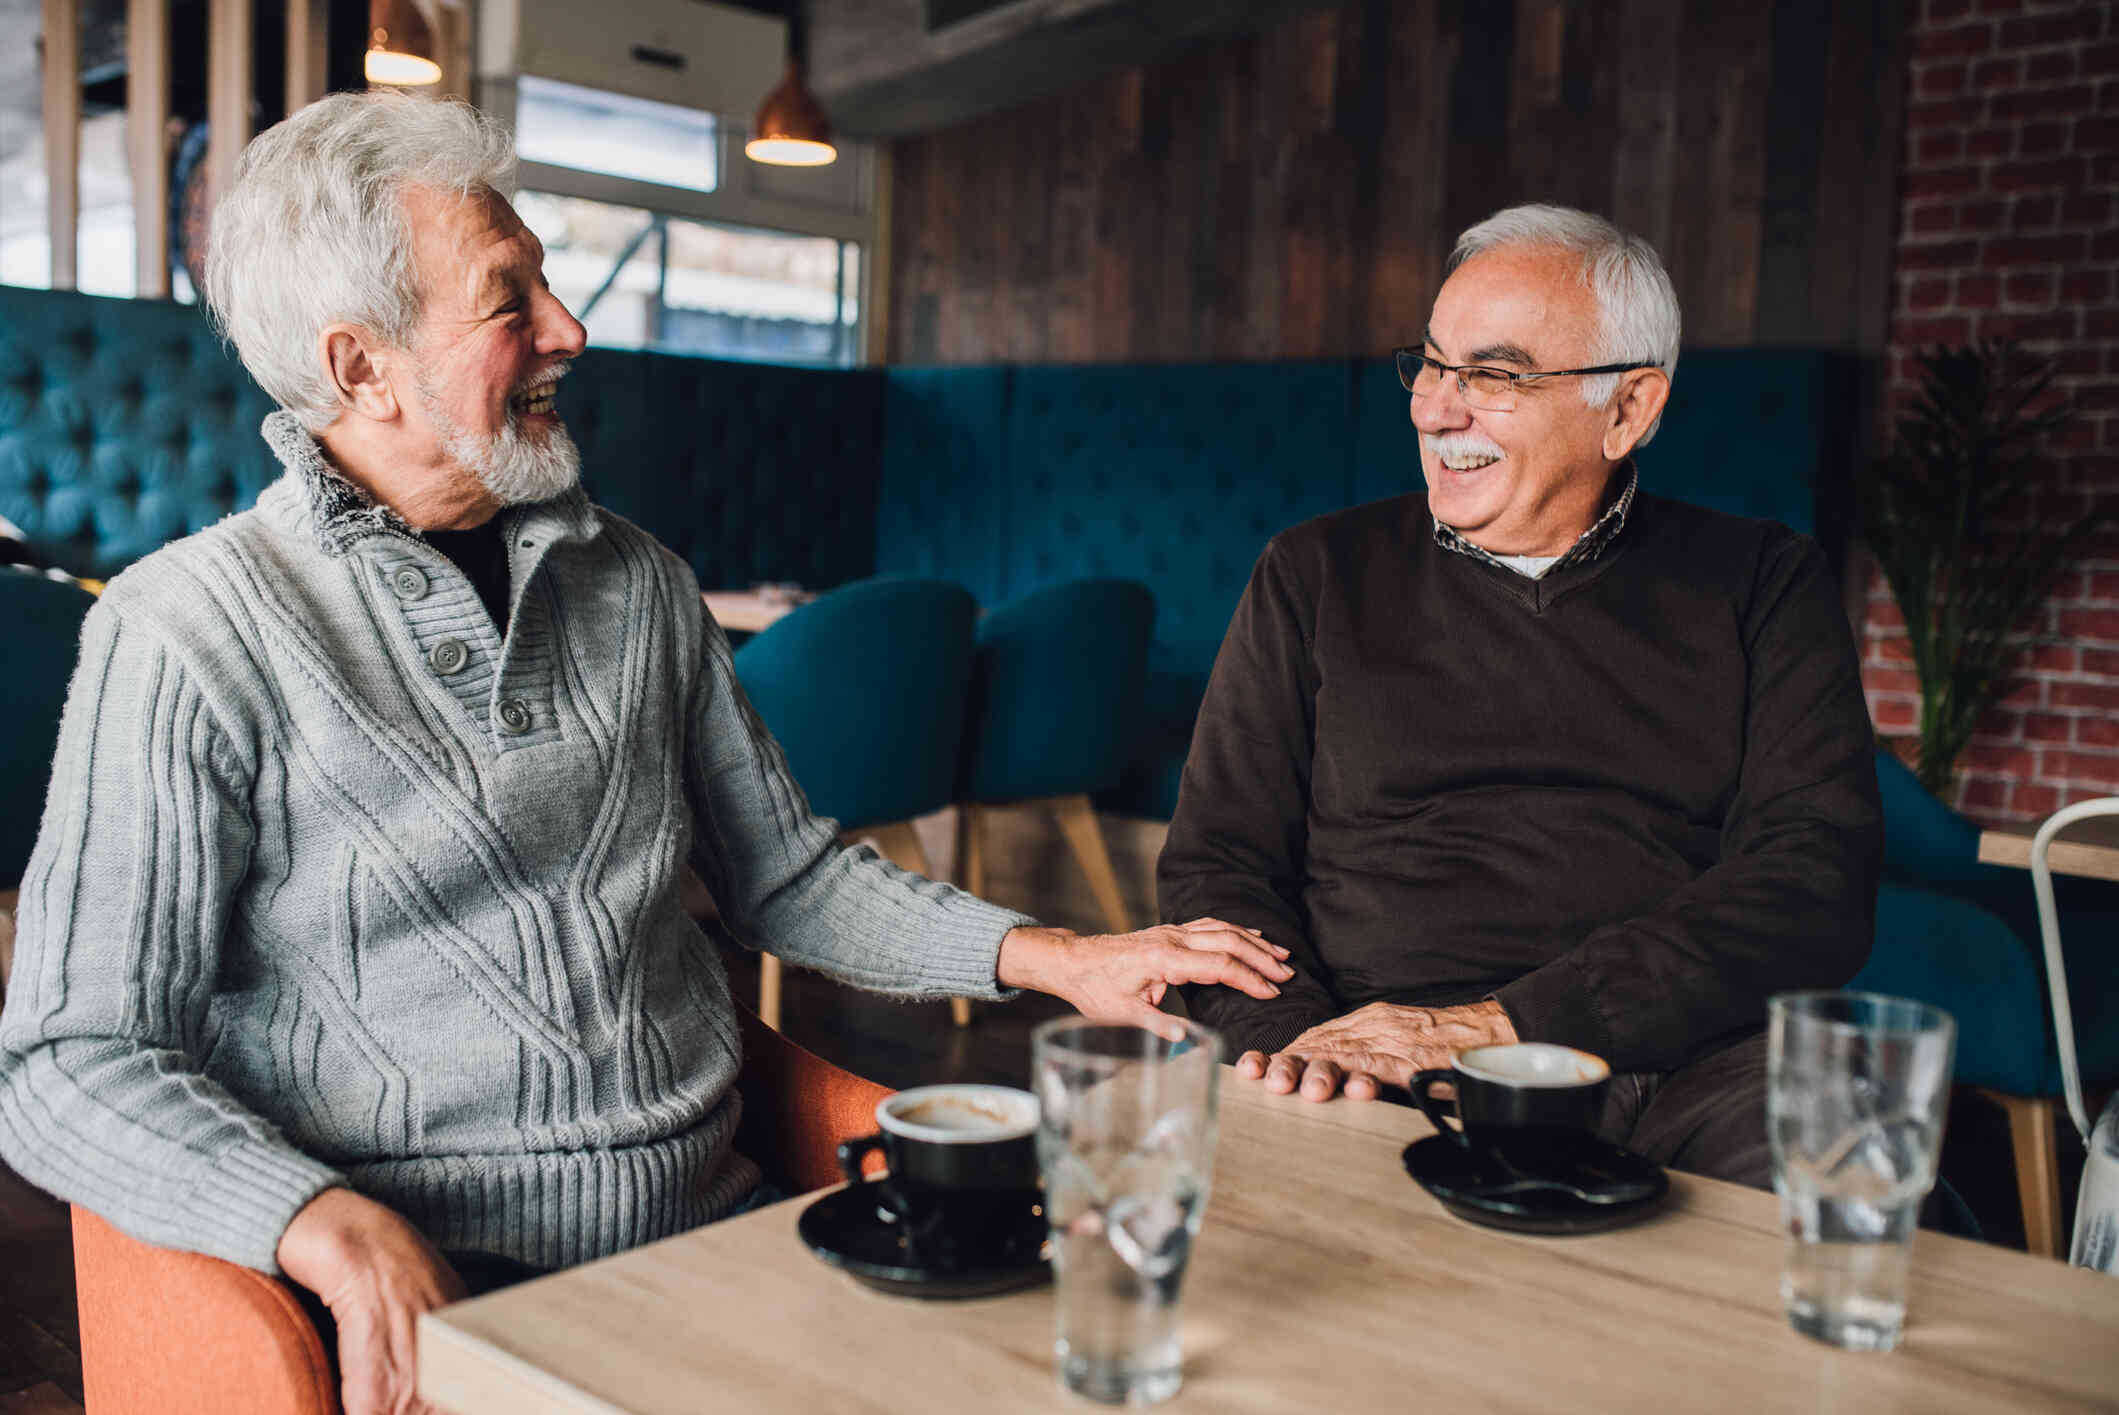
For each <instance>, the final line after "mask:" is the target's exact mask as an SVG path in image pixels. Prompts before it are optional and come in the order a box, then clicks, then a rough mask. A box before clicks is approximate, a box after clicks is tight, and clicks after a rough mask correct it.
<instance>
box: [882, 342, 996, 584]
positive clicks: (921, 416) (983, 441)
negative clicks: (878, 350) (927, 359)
mask: <svg viewBox="0 0 2119 1415" xmlns="http://www.w3.org/2000/svg"><path fill="white" fill-rule="evenodd" d="M1014 378H1015V375H1014V371H1013V370H1011V369H1004V368H1002V369H989V368H947V369H891V370H890V371H889V372H888V373H887V374H886V375H885V384H884V393H883V417H882V424H883V432H882V443H883V446H882V466H881V479H882V486H883V492H882V497H881V504H880V505H879V506H878V508H877V514H876V568H877V569H878V570H879V571H881V572H883V573H885V574H890V575H939V576H943V577H945V578H948V579H951V580H954V581H956V582H957V583H958V584H960V585H963V586H964V587H966V588H967V589H969V590H970V591H971V592H972V594H974V595H976V596H977V597H978V600H979V603H981V604H999V603H1001V602H1002V601H1003V600H1005V599H1007V598H1008V580H1007V574H1006V571H1007V567H1008V563H1009V562H1008V555H1009V545H1008V529H1009V523H1008V505H1009V501H1010V495H1009V493H1010V489H1011V488H1010V478H1009V465H1008V406H1009V398H1010V396H1011V393H1012V391H1013V387H1014Z"/></svg>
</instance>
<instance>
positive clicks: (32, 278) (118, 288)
mask: <svg viewBox="0 0 2119 1415" xmlns="http://www.w3.org/2000/svg"><path fill="white" fill-rule="evenodd" d="M27 127H28V129H29V131H28V132H27V133H21V132H20V129H12V128H11V129H10V132H9V134H8V138H7V142H6V147H7V148H8V149H9V151H8V153H7V155H6V157H5V160H0V284H5V285H32V286H36V287H38V288H47V287H49V286H50V285H51V277H52V258H51V257H52V252H51V233H50V227H49V225H48V218H47V215H46V210H47V200H46V198H47V194H48V193H49V191H50V187H49V185H48V184H47V182H46V180H45V172H44V135H43V125H42V122H41V119H40V120H36V121H33V122H32V123H30V124H28V125H27ZM18 134H19V135H20V137H21V138H23V139H25V140H23V141H19V142H18V141H17V135H18ZM79 183H80V186H79V191H80V201H81V207H80V220H79V227H78V235H77V237H76V240H75V246H74V249H75V252H76V256H75V262H76V263H75V273H76V278H75V288H76V289H79V290H82V291H85V292H86V293H88V294H91V295H130V294H132V293H133V289H134V285H135V283H136V280H137V272H136V269H135V266H134V263H133V236H134V232H133V219H132V169H131V168H130V167H128V166H127V165H126V158H125V114H124V113H123V112H122V111H120V112H115V113H99V114H96V115H94V116H93V117H88V118H83V119H82V120H81V166H80V176H79Z"/></svg>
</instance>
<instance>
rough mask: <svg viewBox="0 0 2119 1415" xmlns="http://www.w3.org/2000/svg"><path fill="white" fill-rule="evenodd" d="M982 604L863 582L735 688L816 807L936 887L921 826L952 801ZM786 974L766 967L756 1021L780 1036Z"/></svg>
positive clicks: (749, 665) (788, 634)
mask: <svg viewBox="0 0 2119 1415" xmlns="http://www.w3.org/2000/svg"><path fill="white" fill-rule="evenodd" d="M977 618H978V605H977V603H976V602H975V601H974V600H973V599H972V598H971V594H970V592H969V591H968V590H965V589H964V588H962V587H961V586H959V585H952V584H948V583H945V582H944V581H940V580H914V579H873V580H857V581H855V582H853V583H852V584H849V585H844V586H842V587H840V588H839V589H836V590H833V591H832V592H831V593H829V594H827V595H824V596H822V597H821V598H819V599H816V600H814V601H812V602H811V603H809V604H807V605H804V606H803V607H802V608H800V609H797V610H795V611H794V612H793V613H791V614H789V615H788V616H787V617H786V618H784V619H782V620H780V621H779V622H778V623H776V624H774V625H773V626H772V627H771V628H769V629H767V630H765V631H764V632H763V633H761V634H759V635H758V636H757V637H756V638H754V639H752V640H751V641H750V642H749V643H746V644H745V645H744V646H743V647H742V648H740V649H738V650H737V651H736V655H735V660H736V676H737V678H738V679H740V680H741V681H742V683H743V688H744V691H745V692H746V693H748V694H749V695H750V700H751V705H752V706H753V707H754V708H756V709H757V712H758V716H759V717H760V718H761V719H762V720H763V721H764V723H765V725H766V727H768V728H769V729H771V731H772V734H773V736H774V737H776V738H777V739H779V743H780V748H781V750H782V751H783V752H785V753H786V754H787V765H788V769H789V770H790V771H792V772H793V773H794V778H795V780H796V781H797V782H798V783H799V784H800V785H801V787H802V790H803V791H804V793H805V794H807V795H808V797H809V804H810V807H811V809H813V810H815V811H816V812H817V813H818V814H819V815H824V816H829V817H831V818H832V819H833V820H835V821H837V822H838V824H839V828H840V832H841V834H842V835H844V836H846V837H848V838H853V837H861V838H866V839H868V840H871V841H873V842H874V843H875V845H876V847H877V848H878V850H880V851H881V853H882V854H883V856H884V858H885V859H888V860H890V861H891V862H892V863H893V864H896V865H898V866H900V867H901V868H903V869H907V870H911V871H913V872H914V873H915V874H922V875H932V874H933V871H932V870H931V869H929V867H928V864H927V855H926V852H925V851H924V850H922V849H921V848H920V841H919V836H918V835H916V834H915V833H914V831H913V828H912V820H913V818H914V817H916V816H922V815H926V814H928V813H930V812H933V811H939V810H941V809H942V808H943V807H944V806H947V805H948V804H949V802H950V797H951V794H952V788H953V787H954V785H955V782H956V769H957V758H958V752H959V749H960V747H961V744H962V742H963V736H964V703H965V693H966V691H967V689H968V687H969V685H970V681H971V659H972V646H973V625H974V623H975V622H976V620H977ZM780 981H781V978H780V963H779V960H778V959H776V958H773V957H771V956H770V955H768V956H766V957H765V959H764V960H763V967H762V971H761V975H760V982H759V994H758V1015H759V1016H760V1017H762V1018H764V1019H765V1021H766V1022H767V1023H768V1024H769V1025H771V1026H772V1027H774V1028H778V1027H779V1025H780Z"/></svg>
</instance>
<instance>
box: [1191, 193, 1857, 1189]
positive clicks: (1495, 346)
mask: <svg viewBox="0 0 2119 1415" xmlns="http://www.w3.org/2000/svg"><path fill="white" fill-rule="evenodd" d="M1678 323H1679V319H1678V308H1677V300H1676V296H1675V294H1674V293H1673V292H1672V290H1671V286H1670V281H1669V278H1668V277H1667V276H1666V275H1665V274H1664V272H1663V269H1662V266H1661V264H1660V262H1658V261H1657V259H1656V256H1655V253H1654V251H1653V250H1652V249H1651V248H1650V247H1649V246H1648V245H1647V244H1646V243H1645V242H1643V241H1640V240H1638V239H1636V238H1631V237H1628V236H1625V235H1623V234H1622V233H1620V232H1619V231H1618V230H1616V229H1615V228H1613V227H1612V226H1610V225H1609V224H1608V223H1606V222H1604V221H1602V220H1600V219H1599V218H1596V217H1593V216H1589V215H1587V214H1585V213H1582V212H1576V211H1568V210H1564V209H1561V208H1556V207H1517V208H1512V209H1510V210H1508V211H1504V212H1501V213H1499V214H1497V215H1496V216H1494V217H1492V218H1489V219H1488V220H1487V221H1484V222H1481V223H1480V224H1479V225H1477V226H1474V227H1473V228H1471V229H1470V230H1469V231H1467V232H1465V234H1464V236H1463V237H1462V238H1461V239H1460V241H1459V243H1458V246H1457V249H1456V252H1455V254H1454V255H1453V256H1452V259H1451V273H1450V275H1449V278H1448V279H1447V281H1446V282H1445V283H1444V285H1443V287H1442V289H1441V291H1440V293H1439V294H1438V295H1437V297H1436V300H1435V305H1434V309H1433V312H1432V314H1431V316H1430V319H1429V322H1428V326H1427V330H1426V336H1425V340H1424V343H1423V346H1422V347H1421V348H1417V349H1407V350H1401V351H1399V354H1398V360H1399V369H1400V373H1401V376H1402V377H1403V378H1404V380H1405V382H1406V385H1407V388H1408V389H1409V391H1410V393H1411V403H1412V420H1413V423H1414V425H1415V427H1416V428H1417V429H1418V432H1419V443H1420V456H1421V466H1422V469H1423V471H1424V472H1425V474H1426V478H1427V484H1428V491H1427V493H1426V494H1425V495H1424V496H1423V495H1410V496H1404V497H1399V498H1396V499H1394V500H1389V501H1381V502H1376V503H1374V504H1371V505H1367V506H1359V507H1355V508H1353V509H1351V510H1348V511H1342V512H1338V513H1336V514H1333V515H1329V516H1325V517H1321V518H1319V519H1317V520H1315V521H1311V522H1308V523H1307V524H1305V525H1301V526H1298V527H1296V528H1295V529H1293V530H1291V531H1288V532H1286V533H1285V534H1283V535H1281V536H1279V537H1277V538H1276V539H1275V540H1274V541H1273V542H1272V543H1271V544H1270V545H1269V546H1267V548H1266V551H1265V553H1264V555H1263V556H1261V557H1260V559H1259V562H1258V565H1257V568H1256V569H1255V570H1254V571H1253V573H1252V576H1251V582H1250V586H1249V588H1248V589H1247V590H1246V591H1245V593H1244V597H1243V601H1242V603H1241V604H1240V605H1239V606H1238V608H1237V611H1236V615H1235V618H1234V620H1233V622H1232V623H1231V624H1230V627H1229V632H1228V637H1227V638H1226V640H1225V641H1224V642H1223V645H1222V650H1221V655H1220V658H1219V660H1218V661H1217V662H1216V664H1215V667H1214V675H1213V679H1212V682H1211V684H1210V686H1209V687H1208V690H1207V697H1206V701H1205V704H1204V706H1203V707H1202V708H1201V710H1200V715H1199V723H1198V727H1197V730H1196V732H1195V735H1194V737H1193V741H1192V752H1191V757H1190V760H1189V761H1188V763H1187V764H1186V768H1185V775H1184V784H1183V789H1182V794H1181V797H1180V799H1179V802H1178V808H1177V815H1176V818H1175V819H1174V820H1173V821H1172V822H1171V827H1170V837H1169V843H1168V845H1167V847H1166V848H1165V850H1164V852H1163V855H1162V860H1161V864H1160V869H1159V876H1160V887H1161V895H1162V908H1163V912H1164V917H1165V918H1170V919H1178V918H1189V917H1192V916H1195V915H1200V914H1211V915H1214V916H1216V917H1218V918H1222V919H1228V920H1231V921H1234V922H1237V923H1241V924H1244V925H1247V926H1250V927H1253V928H1257V929H1260V930H1262V931H1263V932H1264V934H1265V936H1266V937H1267V938H1269V939H1271V940H1272V941H1274V942H1276V943H1279V944H1283V945H1285V946H1286V947H1288V948H1289V949H1291V950H1292V952H1293V957H1292V959H1291V961H1292V962H1293V963H1294V964H1295V966H1296V967H1297V970H1298V971H1297V975H1296V977H1295V978H1294V979H1293V980H1292V981H1289V982H1286V983H1284V984H1283V985H1282V988H1281V993H1280V995H1279V996H1278V997H1277V998H1272V999H1266V1000H1258V999H1252V998H1247V997H1244V996H1241V995H1239V994H1236V993H1233V992H1229V991H1226V990H1221V991H1208V990H1196V991H1194V992H1192V993H1191V994H1190V995H1189V998H1188V1000H1189V1003H1190V1005H1191V1008H1192V1010H1193V1012H1194V1013H1195V1014H1196V1015H1197V1016H1199V1017H1200V1018H1202V1019H1203V1020H1205V1021H1206V1022H1208V1023H1210V1024H1212V1025H1214V1026H1216V1027H1218V1028H1220V1029H1221V1030H1222V1032H1223V1033H1224V1034H1225V1035H1226V1037H1227V1038H1228V1041H1229V1044H1230V1046H1231V1049H1232V1050H1235V1051H1240V1052H1242V1053H1243V1055H1242V1058H1241V1060H1240V1062H1239V1070H1240V1071H1241V1072H1242V1073H1243V1074H1245V1075H1247V1076H1251V1077H1263V1078H1264V1082H1265V1084H1266V1086H1267V1087H1268V1088H1269V1089H1272V1090H1276V1091H1281V1092H1286V1091H1292V1090H1296V1089H1298V1088H1299V1089H1300V1091H1301V1093H1302V1094H1303V1095H1304V1096H1306V1097H1309V1098H1311V1099H1314V1100H1324V1099H1328V1098H1329V1097H1331V1096H1333V1095H1335V1094H1339V1093H1341V1092H1342V1091H1343V1092H1344V1093H1345V1094H1346V1095H1348V1096H1351V1097H1356V1098H1369V1097H1374V1096H1375V1095H1377V1094H1378V1092H1379V1088H1380V1087H1382V1086H1385V1085H1391V1084H1403V1083H1404V1082H1406V1081H1407V1080H1408V1079H1409V1078H1410V1076H1411V1075H1412V1073H1413V1072H1414V1071H1416V1070H1418V1069H1419V1068H1421V1067H1426V1066H1441V1065H1447V1064H1448V1063H1449V1059H1450V1057H1451V1056H1452V1054H1454V1053H1455V1052H1457V1051H1459V1050H1462V1049H1464V1048H1466V1047H1470V1046H1477V1045H1481V1044H1485V1043H1490V1042H1505V1041H1512V1040H1517V1039H1521V1040H1525V1041H1549V1042H1560V1043H1564V1044H1567V1045H1570V1046H1575V1047H1579V1048H1582V1049H1583V1050H1586V1051H1590V1052H1594V1053H1596V1054H1598V1055H1600V1056H1603V1057H1604V1058H1606V1059H1607V1060H1608V1061H1609V1062H1610V1063H1611V1065H1612V1069H1613V1071H1614V1073H1615V1077H1614V1084H1613V1086H1612V1088H1611V1098H1610V1101H1609V1103H1608V1109H1607V1112H1606V1116H1605V1125H1604V1129H1605V1131H1606V1133H1607V1134H1608V1135H1609V1136H1610V1137H1611V1138H1614V1139H1617V1140H1620V1141H1622V1142H1625V1143H1628V1144H1631V1145H1632V1146H1633V1147H1634V1148H1635V1149H1638V1150H1640V1151H1641V1152H1643V1153H1645V1154H1647V1155H1648V1156H1650V1157H1651V1158H1653V1159H1655V1160H1657V1161H1659V1162H1662V1163H1665V1164H1672V1165H1675V1166H1677V1167H1679V1168H1684V1169H1689V1170H1693V1171H1696V1172H1701V1173H1707V1174H1713V1175H1718V1176H1720V1177H1724V1178H1729V1179H1735V1180H1739V1181H1742V1182H1747V1183H1752V1184H1758V1185H1765V1184H1767V1183H1768V1182H1769V1180H1770V1160H1769V1155H1768V1151H1767V1146H1766V1139H1765V1133H1764V1124H1763V1118H1764V1117H1763V1110H1764V1108H1763V1092H1764V1071H1765V1064H1764V1063H1765V1046H1764V1041H1763V1034H1762V1031H1761V1029H1762V1027H1763V1025H1764V1022H1765V1009H1766V999H1767V997H1768V996H1769V995H1771V994H1773V993H1776V992H1779V991H1782V990H1783V989H1788V988H1802V987H1833V986H1837V985H1839V984H1842V983H1844V982H1846V981H1847V979H1848V978H1850V977H1852V976H1853V974H1854V973H1855V971H1856V970H1857V969H1859V968H1860V966H1861V964H1862V961H1863V959H1864V958H1865V957H1866V956H1867V952H1868V947H1869V936H1870V929H1871V921H1872V914H1873V911H1874V907H1875V895H1876V881H1877V873H1878V869H1879V865H1880V856H1881V850H1882V827H1881V822H1880V814H1879V807H1878V802H1877V788H1876V780H1875V773H1874V769H1873V766H1872V762H1871V755H1870V753H1871V736H1870V729H1869V722H1868V716H1867V713H1866V710H1865V708H1864V705H1863V698H1862V690H1861V683H1860V680H1859V675H1858V673H1857V669H1856V662H1855V654H1854V649H1853V642H1852V636H1851V635H1850V633H1849V631H1848V627H1847V622H1846V617H1845V614H1844V612H1843V610H1842V608H1841V600H1840V594H1839V589H1838V586H1837V583H1836V582H1835V578H1834V575H1833V573H1832V570H1831V567H1830V566H1829V565H1828V564H1827V563H1826V560H1825V557H1824V556H1823V555H1822V554H1821V553H1820V551H1819V549H1818V547H1817V545H1816V544H1815V543H1814V542H1813V541H1811V540H1810V539H1809V538H1807V537H1805V536H1801V535H1797V534H1795V533H1794V532H1792V531H1790V530H1788V529H1786V528H1785V527H1782V526H1779V525H1776V524H1773V523H1771V522H1765V521H1755V520H1744V519H1740V518H1737V517H1732V516H1725V515H1720V514H1717V513H1714V512H1710V511H1704V510H1700V509H1698V508H1696V507H1692V506H1687V505H1684V504H1682V503H1679V502H1674V501H1667V500H1664V499H1662V498H1660V497H1656V496H1652V495H1649V494H1647V493H1645V492H1642V491H1640V490H1639V489H1638V487H1637V483H1636V478H1635V472H1634V467H1633V463H1632V461H1631V455H1632V453H1633V450H1634V449H1635V448H1636V447H1638V446H1639V445H1640V444H1641V443H1642V442H1644V441H1646V440H1647V438H1648V437H1649V436H1650V435H1651V434H1652V433H1653V431H1654V429H1655V425H1656V423H1657V420H1658V419H1659V417H1660V416H1661V413H1662V410H1663V406H1664V403H1665V400H1666V399H1667V398H1668V397H1669V394H1670V387H1671V371H1672V370H1673V368H1674V367H1675V365H1676V362H1677V345H1678Z"/></svg>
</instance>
